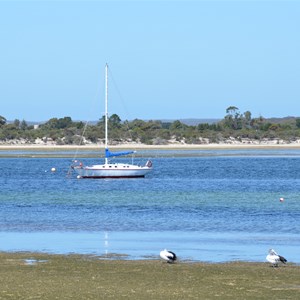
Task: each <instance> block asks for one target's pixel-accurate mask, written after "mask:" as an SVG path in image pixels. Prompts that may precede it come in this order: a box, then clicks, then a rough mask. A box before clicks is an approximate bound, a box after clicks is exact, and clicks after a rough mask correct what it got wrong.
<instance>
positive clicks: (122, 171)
mask: <svg viewBox="0 0 300 300" xmlns="http://www.w3.org/2000/svg"><path fill="white" fill-rule="evenodd" d="M73 169H74V170H75V172H76V173H77V174H78V176H79V177H80V178H95V179H97V178H139V177H145V175H146V174H147V173H149V172H150V171H151V170H152V168H151V167H148V166H137V165H130V164H120V163H116V164H103V165H92V166H86V167H85V166H74V167H73Z"/></svg>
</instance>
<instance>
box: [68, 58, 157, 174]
mask: <svg viewBox="0 0 300 300" xmlns="http://www.w3.org/2000/svg"><path fill="white" fill-rule="evenodd" d="M107 95H108V65H107V64H106V65H105V161H104V164H100V165H91V166H84V165H83V164H82V163H81V162H80V163H79V164H75V165H73V166H72V168H73V169H74V170H75V172H76V173H77V174H78V176H77V177H78V178H138V177H145V175H146V174H147V173H149V172H150V171H151V170H152V162H151V161H150V160H148V161H147V162H146V164H145V165H144V166H140V165H134V164H127V163H111V162H110V160H109V159H110V158H112V157H117V156H124V155H129V154H133V153H135V151H121V152H111V151H110V150H109V148H108V96H107Z"/></svg>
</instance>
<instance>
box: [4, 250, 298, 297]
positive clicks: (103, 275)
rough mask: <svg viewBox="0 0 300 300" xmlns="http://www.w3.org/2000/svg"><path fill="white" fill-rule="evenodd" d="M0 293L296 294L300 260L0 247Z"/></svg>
mask: <svg viewBox="0 0 300 300" xmlns="http://www.w3.org/2000/svg"><path fill="white" fill-rule="evenodd" d="M0 264H1V268H0V274H1V275H0V276H1V286H0V299H215V298H219V299H296V298H297V297H298V296H299V292H300V282H299V271H300V266H297V265H293V264H287V265H285V266H282V267H279V268H273V267H270V265H269V264H267V263H250V262H231V263H217V264H208V263H194V262H193V263H192V262H178V263H176V264H168V263H165V262H162V261H160V260H159V259H157V260H156V259H154V260H138V261H130V260H115V259H113V260H107V259H103V258H101V257H96V256H87V255H54V254H40V253H26V252H21V253H0Z"/></svg>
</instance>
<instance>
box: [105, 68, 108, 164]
mask: <svg viewBox="0 0 300 300" xmlns="http://www.w3.org/2000/svg"><path fill="white" fill-rule="evenodd" d="M107 73H108V65H107V64H106V65H105V149H108V134H107V130H108V95H107V94H108V78H107V77H108V76H107ZM105 164H108V158H107V157H105Z"/></svg>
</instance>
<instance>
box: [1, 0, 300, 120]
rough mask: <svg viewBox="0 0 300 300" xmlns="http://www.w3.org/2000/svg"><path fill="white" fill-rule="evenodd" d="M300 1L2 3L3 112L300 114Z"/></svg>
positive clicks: (39, 116)
mask: <svg viewBox="0 0 300 300" xmlns="http://www.w3.org/2000/svg"><path fill="white" fill-rule="evenodd" d="M299 15H300V1H243V0H241V1H226V0H223V1H222V0H219V1H201V0H200V1H187V0H182V1H178V0H177V1H176V0H174V1H171V0H165V1H159V0H156V1H155V0H153V1H143V0H141V1H126V0H123V1H72V0H69V1H3V0H2V1H0V39H1V47H0V81H1V88H0V101H1V109H0V115H2V116H4V117H5V118H6V119H8V120H14V119H20V120H23V119H25V120H26V121H44V120H48V119H50V118H53V117H57V118H61V117H64V116H70V117H71V118H72V119H73V120H97V119H99V118H100V117H101V116H102V115H103V111H104V104H103V101H104V100H103V99H104V96H103V95H104V67H105V63H108V64H109V67H110V71H111V73H110V89H109V92H110V98H109V99H110V106H109V112H110V113H117V114H118V115H119V116H120V118H121V119H122V120H125V119H128V120H131V119H135V118H138V119H182V118H223V117H224V115H225V111H226V108H227V107H229V106H232V105H234V106H236V107H238V108H239V109H240V111H241V112H245V111H250V112H251V113H252V117H258V116H263V117H285V116H300V34H299V30H300V18H299Z"/></svg>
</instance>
